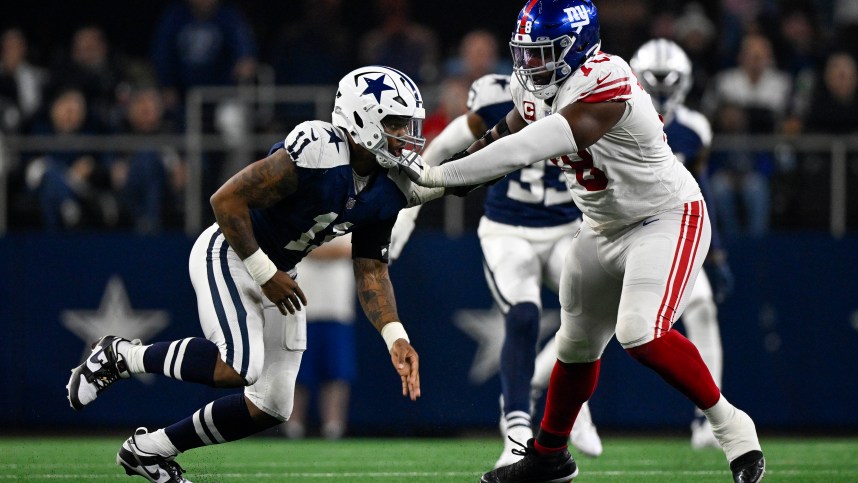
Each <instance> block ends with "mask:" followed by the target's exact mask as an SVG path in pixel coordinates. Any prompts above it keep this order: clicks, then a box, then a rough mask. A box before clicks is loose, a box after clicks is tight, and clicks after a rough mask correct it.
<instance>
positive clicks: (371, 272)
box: [354, 258, 420, 401]
mask: <svg viewBox="0 0 858 483" xmlns="http://www.w3.org/2000/svg"><path fill="white" fill-rule="evenodd" d="M354 270H355V281H356V282H357V293H358V300H360V305H361V307H363V311H364V313H365V314H366V316H367V318H368V319H369V321H370V322H372V325H373V326H374V327H375V328H376V330H378V331H379V332H381V331H382V329H383V328H384V326H385V325H387V324H389V323H391V322H397V323H398V322H399V315H398V314H397V312H396V299H395V298H394V296H393V284H392V283H391V282H390V273H389V272H388V270H387V263H385V262H383V261H381V260H376V259H372V258H355V259H354ZM390 360H391V362H392V363H393V367H394V368H395V369H396V372H397V373H398V374H399V377H400V379H401V381H402V395H403V396H409V397H410V398H411V400H412V401H414V400H416V399H417V398H418V397H420V362H419V357H418V355H417V351H416V350H414V348H413V347H411V344H410V343H409V341H408V340H407V339H403V338H399V339H397V340H396V341H395V342H394V343H393V346H392V347H391V348H390Z"/></svg>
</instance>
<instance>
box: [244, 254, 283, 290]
mask: <svg viewBox="0 0 858 483" xmlns="http://www.w3.org/2000/svg"><path fill="white" fill-rule="evenodd" d="M243 261H244V266H245V267H247V271H248V272H250V276H251V277H253V280H255V281H256V283H258V284H259V285H263V284H264V283H265V282H267V281H269V280H271V277H273V276H274V274H275V273H277V266H276V265H274V262H272V261H271V259H270V258H268V255H266V254H265V252H263V251H262V249H261V248H260V249H259V250H256V251H255V252H254V253H253V255H251V256H249V257H247V258H245V259H244V260H243Z"/></svg>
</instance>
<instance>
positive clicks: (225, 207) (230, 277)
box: [68, 66, 443, 482]
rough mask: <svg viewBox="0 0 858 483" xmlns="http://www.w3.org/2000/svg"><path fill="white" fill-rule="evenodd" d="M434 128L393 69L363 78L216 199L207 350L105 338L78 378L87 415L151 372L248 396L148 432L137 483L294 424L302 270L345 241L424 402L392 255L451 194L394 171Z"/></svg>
mask: <svg viewBox="0 0 858 483" xmlns="http://www.w3.org/2000/svg"><path fill="white" fill-rule="evenodd" d="M424 117H425V113H424V108H423V100H422V98H421V97H420V92H419V90H418V89H417V86H416V85H415V84H414V83H413V82H412V81H411V79H409V78H408V76H406V75H405V74H403V73H401V72H399V71H397V70H395V69H392V68H389V67H380V66H370V67H364V68H361V69H357V70H355V71H353V72H351V73H349V74H348V75H346V76H345V77H344V78H343V79H342V80H341V81H340V83H339V89H338V91H337V95H336V99H335V102H334V112H333V122H332V123H328V122H324V121H309V122H304V123H302V124H300V125H298V126H297V127H296V128H295V129H294V130H293V131H292V132H291V133H290V134H289V135H288V136H287V137H286V139H285V140H284V141H283V142H280V143H277V144H275V145H274V146H273V147H272V149H271V151H270V152H269V155H268V157H266V158H265V159H262V160H260V161H257V162H255V163H253V164H251V165H249V166H247V167H246V168H244V169H243V170H242V171H240V172H239V173H238V174H236V175H235V176H233V177H232V178H231V179H230V180H228V181H227V182H226V183H225V184H224V185H223V186H222V187H221V188H220V189H219V190H218V191H217V192H216V193H215V194H214V195H213V196H212V197H211V204H212V208H213V209H214V212H215V215H216V218H217V222H216V223H215V224H214V225H212V226H211V227H209V228H208V229H206V230H205V231H204V232H203V233H202V235H200V237H199V238H198V239H197V242H196V244H195V245H194V247H193V249H192V251H191V255H190V262H189V271H190V275H191V281H192V283H193V285H194V289H195V291H196V294H197V304H198V308H199V313H200V323H201V325H202V328H203V333H204V335H205V338H200V337H192V338H186V339H182V340H177V341H172V342H159V343H154V344H151V345H147V346H142V345H140V343H139V341H133V342H132V341H128V340H126V339H122V338H120V337H115V336H105V337H103V338H102V339H100V340H99V341H98V342H97V343H95V344H94V348H93V351H92V354H91V356H90V357H89V358H88V359H87V360H86V361H85V362H84V363H83V364H81V365H80V366H78V367H77V368H75V369H74V370H73V371H72V377H71V379H70V381H69V385H68V391H69V394H68V396H69V400H70V402H71V404H72V407H74V408H75V409H78V410H80V409H82V408H83V407H84V406H85V405H87V404H89V403H91V402H92V401H93V400H94V399H95V398H96V397H97V395H98V394H99V393H100V392H102V391H103V390H105V389H106V388H107V387H109V386H110V385H111V384H112V383H114V382H115V381H117V380H119V379H120V378H127V377H129V376H130V374H134V373H143V372H147V373H157V374H163V375H165V376H168V377H172V378H175V379H179V380H183V381H191V382H198V383H203V384H207V385H211V386H217V387H245V390H244V394H233V395H230V396H226V397H223V398H221V399H218V400H216V401H213V402H211V403H209V404H208V405H206V406H205V407H203V408H201V409H200V410H199V411H197V412H196V413H194V414H193V415H191V416H189V417H188V418H186V419H184V420H181V421H179V422H177V423H175V424H173V425H171V426H168V427H166V428H163V429H159V430H158V431H154V432H148V431H147V430H146V429H145V428H138V429H137V431H136V432H135V434H134V435H132V436H131V437H130V438H128V440H127V441H125V443H124V444H123V445H122V447H121V448H120V450H119V453H118V455H117V460H116V461H117V464H119V465H121V466H123V467H124V468H125V470H126V472H127V473H128V474H129V475H140V476H143V477H145V478H147V479H149V480H150V481H154V482H182V481H187V480H185V479H184V478H183V477H182V476H181V475H182V473H183V472H184V470H183V469H182V468H181V467H180V466H179V465H178V464H177V463H176V462H175V461H174V458H175V457H176V456H177V455H178V454H179V453H181V452H183V451H187V450H189V449H192V448H197V447H200V446H205V445H211V444H218V443H224V442H228V441H234V440H237V439H241V438H244V437H247V436H250V435H252V434H255V433H257V432H259V431H262V430H264V429H267V428H270V427H272V426H274V425H276V424H279V423H280V422H282V421H285V420H287V419H288V418H289V415H290V413H291V412H292V405H293V393H294V387H295V377H296V375H297V373H298V367H299V366H300V363H301V355H302V352H303V351H304V350H305V349H306V344H307V340H306V318H305V313H304V311H302V310H301V308H302V306H303V305H306V298H305V297H304V294H303V292H302V291H301V288H300V287H299V285H298V282H297V280H298V279H297V271H296V269H295V265H296V263H297V262H298V261H300V260H301V259H302V258H303V257H304V256H305V255H306V254H307V253H309V252H310V251H311V250H312V249H314V248H315V247H317V246H319V245H321V244H322V243H324V242H326V241H328V240H331V239H333V238H334V237H337V236H340V235H344V234H346V233H351V234H352V257H353V259H354V272H355V280H356V284H357V291H358V298H359V300H360V303H361V305H362V307H363V309H364V311H365V313H366V316H367V318H368V319H369V320H370V321H371V322H372V324H373V325H374V326H375V327H376V329H378V330H379V331H380V332H381V335H382V337H383V338H384V340H385V342H386V344H387V347H388V351H389V353H390V357H391V361H392V363H393V366H394V368H395V369H396V372H397V373H398V374H399V376H400V378H401V383H402V394H403V396H408V397H410V398H411V399H412V400H416V399H417V398H418V397H420V375H419V365H418V364H419V363H418V355H417V352H416V351H415V350H414V348H413V347H412V346H411V344H410V343H409V340H408V336H407V334H406V332H405V330H404V328H403V326H402V324H401V323H400V322H399V321H398V320H399V316H398V315H397V311H396V302H395V300H394V295H393V286H392V285H391V281H390V277H389V275H388V270H387V249H388V243H389V240H390V230H391V228H392V226H393V223H394V222H395V220H396V215H397V213H398V212H399V210H400V209H401V208H404V207H407V206H413V205H416V204H419V203H422V202H424V201H427V200H430V199H433V198H436V197H438V196H440V195H441V194H442V193H443V192H442V190H439V189H426V188H421V187H419V186H416V185H414V184H412V183H411V182H410V181H409V180H408V178H407V177H406V176H405V175H404V174H402V173H400V170H399V169H388V168H392V167H393V166H395V164H396V163H397V162H398V161H399V162H401V161H404V160H406V159H409V160H414V159H416V158H419V155H418V154H417V153H418V152H419V151H420V149H421V148H422V146H423V142H424V140H423V137H422V135H421V124H422V121H423V119H424Z"/></svg>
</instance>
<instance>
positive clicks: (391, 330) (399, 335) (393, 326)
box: [381, 322, 411, 352]
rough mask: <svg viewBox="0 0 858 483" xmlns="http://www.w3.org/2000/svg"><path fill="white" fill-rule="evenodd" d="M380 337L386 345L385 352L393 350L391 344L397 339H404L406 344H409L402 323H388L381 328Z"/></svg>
mask: <svg viewBox="0 0 858 483" xmlns="http://www.w3.org/2000/svg"><path fill="white" fill-rule="evenodd" d="M381 337H382V338H383V339H384V343H385V344H387V351H388V352H390V349H392V348H393V343H394V342H396V341H397V340H399V339H405V341H406V342H409V343H410V342H411V341H410V340H409V339H408V334H407V333H406V332H405V327H403V326H402V322H388V323H386V324H384V327H382V328H381Z"/></svg>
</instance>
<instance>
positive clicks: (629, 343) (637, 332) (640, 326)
mask: <svg viewBox="0 0 858 483" xmlns="http://www.w3.org/2000/svg"><path fill="white" fill-rule="evenodd" d="M654 331H655V325H654V323H651V322H650V321H648V320H647V319H646V318H644V317H643V316H641V315H639V314H626V315H623V316H622V317H621V318H620V319H618V320H617V332H616V336H617V342H619V343H620V345H621V346H623V349H630V348H632V347H637V346H639V345H641V344H645V343H647V342H649V341H651V340H652V339H653V338H654V337H655V334H654Z"/></svg>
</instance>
